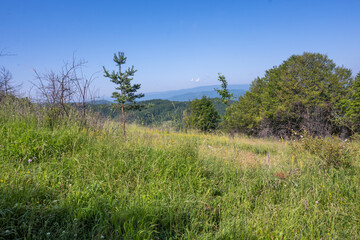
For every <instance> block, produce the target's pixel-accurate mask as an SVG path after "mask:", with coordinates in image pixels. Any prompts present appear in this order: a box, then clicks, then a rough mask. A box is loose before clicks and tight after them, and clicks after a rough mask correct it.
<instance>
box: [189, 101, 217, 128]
mask: <svg viewBox="0 0 360 240" xmlns="http://www.w3.org/2000/svg"><path fill="white" fill-rule="evenodd" d="M186 115H187V116H186V119H185V122H186V126H188V127H192V128H196V129H199V130H201V131H203V132H209V131H212V130H215V129H216V128H217V127H218V125H219V122H220V115H219V113H218V112H217V111H216V109H215V107H214V105H213V103H212V102H211V100H210V99H209V98H207V97H206V96H203V97H202V98H201V99H194V100H192V101H191V103H190V108H189V111H188V113H186Z"/></svg>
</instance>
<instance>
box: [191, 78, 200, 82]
mask: <svg viewBox="0 0 360 240" xmlns="http://www.w3.org/2000/svg"><path fill="white" fill-rule="evenodd" d="M190 82H200V78H196V79H194V78H192V79H191V80H190Z"/></svg>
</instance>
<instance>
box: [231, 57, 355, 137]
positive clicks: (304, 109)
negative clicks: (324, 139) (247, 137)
mask: <svg viewBox="0 0 360 240" xmlns="http://www.w3.org/2000/svg"><path fill="white" fill-rule="evenodd" d="M352 82H353V79H352V73H351V70H349V69H347V68H344V67H339V66H336V64H335V63H334V62H333V61H332V60H331V59H329V58H328V57H327V56H326V55H322V54H317V53H304V54H303V55H293V56H291V57H290V58H289V59H287V60H286V61H284V62H283V63H282V64H281V65H280V66H278V67H273V68H272V69H270V70H268V71H266V73H265V76H264V77H262V78H259V77H258V78H256V79H255V80H254V81H253V83H252V84H251V87H250V91H249V92H247V93H246V94H245V95H244V96H242V97H240V98H239V101H238V102H237V103H236V104H233V105H232V106H231V107H230V108H229V109H228V111H227V113H226V115H225V123H224V126H225V127H226V128H227V129H228V130H230V131H239V132H244V133H247V134H253V135H260V136H269V135H275V136H283V137H289V136H290V135H292V133H293V132H298V131H301V130H303V131H306V132H308V133H311V134H313V135H321V136H324V135H331V134H343V135H347V134H349V132H348V130H349V128H348V127H347V126H345V125H344V124H343V122H344V119H343V118H344V116H345V115H344V111H343V109H344V108H345V110H346V111H345V112H347V113H348V115H351V116H354V112H353V111H355V110H353V107H352V106H353V105H354V104H355V105H356V104H358V103H357V101H356V100H355V99H356V94H358V91H353V84H352ZM354 86H355V87H356V86H357V85H356V84H355V85H354ZM349 92H351V93H352V98H351V99H353V100H350V101H345V102H347V107H344V106H343V105H342V103H343V102H344V100H346V99H347V98H348V96H349ZM354 94H355V95H354ZM350 105H351V106H350ZM349 118H350V119H351V117H349ZM350 121H351V120H350Z"/></svg>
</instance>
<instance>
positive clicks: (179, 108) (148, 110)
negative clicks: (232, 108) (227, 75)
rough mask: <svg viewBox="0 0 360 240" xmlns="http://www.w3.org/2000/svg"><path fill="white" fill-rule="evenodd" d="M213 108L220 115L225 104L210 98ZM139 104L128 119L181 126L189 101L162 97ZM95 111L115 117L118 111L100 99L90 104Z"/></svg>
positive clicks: (147, 123)
mask: <svg viewBox="0 0 360 240" xmlns="http://www.w3.org/2000/svg"><path fill="white" fill-rule="evenodd" d="M211 101H212V102H213V104H214V106H215V109H216V110H217V111H218V112H219V114H220V115H221V116H223V115H224V114H225V108H226V105H225V104H223V103H220V101H219V99H216V98H212V99H211ZM139 104H142V105H144V106H145V108H144V109H142V110H141V111H131V112H129V114H128V118H129V119H128V120H129V121H131V122H136V123H138V124H141V125H163V124H164V123H165V124H170V125H171V126H176V127H180V126H182V124H183V123H182V118H183V113H184V111H185V110H186V109H188V108H189V104H190V102H189V101H169V100H162V99H155V100H147V101H141V102H139ZM91 108H92V109H93V110H94V111H95V112H100V113H101V114H103V116H105V117H111V118H115V117H117V116H119V115H120V111H115V110H113V109H112V108H111V102H108V101H104V100H101V101H99V102H95V104H93V105H92V106H91Z"/></svg>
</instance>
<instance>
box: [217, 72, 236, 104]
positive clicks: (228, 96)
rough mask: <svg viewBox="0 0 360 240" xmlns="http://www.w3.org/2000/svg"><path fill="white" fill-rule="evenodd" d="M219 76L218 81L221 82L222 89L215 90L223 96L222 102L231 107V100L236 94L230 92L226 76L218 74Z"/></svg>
mask: <svg viewBox="0 0 360 240" xmlns="http://www.w3.org/2000/svg"><path fill="white" fill-rule="evenodd" d="M218 75H219V78H218V80H219V81H220V82H221V89H218V88H215V91H216V92H217V93H218V94H219V95H220V96H221V102H222V103H224V104H226V105H229V103H230V100H231V99H232V98H233V97H234V94H233V93H230V92H229V89H228V88H227V86H228V83H227V81H226V78H225V76H224V75H221V73H218Z"/></svg>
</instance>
